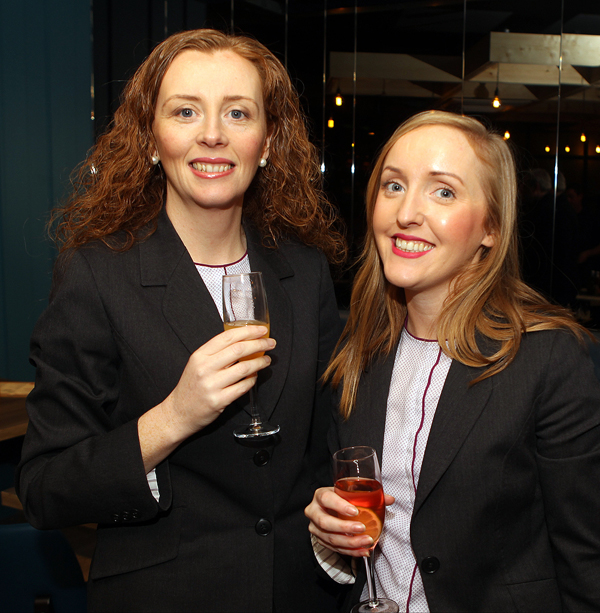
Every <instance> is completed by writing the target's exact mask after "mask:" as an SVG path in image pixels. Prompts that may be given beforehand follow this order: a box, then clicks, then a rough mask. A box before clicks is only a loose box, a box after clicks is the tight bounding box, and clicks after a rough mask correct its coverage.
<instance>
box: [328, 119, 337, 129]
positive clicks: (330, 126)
mask: <svg viewBox="0 0 600 613" xmlns="http://www.w3.org/2000/svg"><path fill="white" fill-rule="evenodd" d="M334 125H335V124H334V121H333V118H331V119H330V120H329V121H328V122H327V127H328V128H333V126H334Z"/></svg>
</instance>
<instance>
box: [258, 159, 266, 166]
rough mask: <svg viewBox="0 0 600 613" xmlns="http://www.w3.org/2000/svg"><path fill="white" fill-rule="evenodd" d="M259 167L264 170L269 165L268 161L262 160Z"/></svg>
mask: <svg viewBox="0 0 600 613" xmlns="http://www.w3.org/2000/svg"><path fill="white" fill-rule="evenodd" d="M258 165H259V166H260V167H261V168H264V167H265V166H266V165H267V160H266V159H265V158H262V159H261V161H260V162H259V163H258Z"/></svg>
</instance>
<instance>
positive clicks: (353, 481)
mask: <svg viewBox="0 0 600 613" xmlns="http://www.w3.org/2000/svg"><path fill="white" fill-rule="evenodd" d="M333 476H334V479H335V493H336V494H337V495H338V496H341V497H342V498H344V499H345V500H347V501H348V502H349V503H350V504H353V505H354V506H355V507H356V508H357V509H358V515H357V516H356V517H353V518H352V519H354V520H356V521H359V522H361V523H362V524H364V525H365V533H366V534H368V535H369V536H370V537H371V538H372V539H373V545H372V546H371V547H370V553H371V555H369V557H364V558H363V559H364V561H365V567H366V570H367V586H368V589H369V599H368V600H365V601H363V602H361V603H359V604H357V605H356V606H355V607H354V608H353V609H352V613H398V605H397V604H396V603H395V602H394V601H393V600H389V599H387V598H377V592H376V589H375V569H374V566H373V565H374V560H373V557H374V556H373V551H374V549H375V546H376V545H377V541H379V537H380V536H381V531H382V530H383V521H384V519H385V502H384V495H383V487H382V485H381V470H380V468H379V462H378V461H377V453H376V452H375V450H374V449H373V448H372V447H347V448H346V449H340V450H339V451H336V452H335V453H334V454H333Z"/></svg>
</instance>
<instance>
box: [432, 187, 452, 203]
mask: <svg viewBox="0 0 600 613" xmlns="http://www.w3.org/2000/svg"><path fill="white" fill-rule="evenodd" d="M435 193H436V195H437V196H438V197H439V198H442V199H443V200H448V199H449V198H454V192H453V191H452V190H451V189H448V188H447V187H440V189H438V190H436V192H435Z"/></svg>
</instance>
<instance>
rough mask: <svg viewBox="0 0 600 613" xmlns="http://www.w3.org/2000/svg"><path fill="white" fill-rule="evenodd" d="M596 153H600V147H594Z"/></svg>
mask: <svg viewBox="0 0 600 613" xmlns="http://www.w3.org/2000/svg"><path fill="white" fill-rule="evenodd" d="M596 153H600V145H596Z"/></svg>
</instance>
